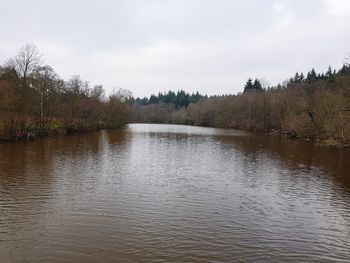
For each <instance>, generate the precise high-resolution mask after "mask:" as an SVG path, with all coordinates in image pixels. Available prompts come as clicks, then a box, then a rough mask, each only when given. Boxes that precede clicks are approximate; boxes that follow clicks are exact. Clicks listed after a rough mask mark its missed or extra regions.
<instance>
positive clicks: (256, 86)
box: [253, 79, 264, 91]
mask: <svg viewBox="0 0 350 263" xmlns="http://www.w3.org/2000/svg"><path fill="white" fill-rule="evenodd" d="M253 90H254V91H263V90H264V89H263V87H262V85H261V82H260V80H258V79H255V80H254V83H253Z"/></svg>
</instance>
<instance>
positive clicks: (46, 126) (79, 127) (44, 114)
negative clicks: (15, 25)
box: [0, 44, 130, 141]
mask: <svg viewBox="0 0 350 263" xmlns="http://www.w3.org/2000/svg"><path fill="white" fill-rule="evenodd" d="M124 96H125V94H124V92H123V91H122V90H120V91H118V92H113V93H112V94H111V95H109V96H108V97H107V98H106V96H105V91H104V89H103V87H102V86H101V85H96V86H94V87H90V86H89V83H88V82H87V81H83V80H82V79H81V78H80V77H79V76H78V75H74V76H72V77H71V78H70V79H68V80H63V79H62V78H60V77H59V75H58V74H57V73H56V72H55V71H54V69H53V68H52V67H50V66H49V65H46V64H44V63H43V58H42V54H41V53H40V52H39V51H38V49H37V47H36V46H34V45H31V44H28V45H26V46H24V47H22V48H21V49H20V51H19V52H18V54H17V55H16V56H15V57H14V58H11V59H9V60H7V61H5V62H4V63H3V64H2V65H1V66H0V140H2V141H9V140H14V141H16V140H29V139H34V138H36V137H44V136H47V135H49V134H50V133H56V132H60V131H64V132H67V133H74V132H82V131H90V130H96V129H109V128H117V127H121V126H123V125H124V124H126V123H127V122H128V121H129V119H128V118H129V117H128V116H129V113H130V109H129V108H130V106H129V105H128V104H127V103H126V102H125V101H126V99H125V97H124Z"/></svg>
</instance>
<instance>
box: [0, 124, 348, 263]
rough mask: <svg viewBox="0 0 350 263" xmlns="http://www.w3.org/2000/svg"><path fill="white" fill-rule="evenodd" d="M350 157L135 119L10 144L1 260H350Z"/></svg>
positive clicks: (2, 169) (1, 187) (1, 194)
mask: <svg viewBox="0 0 350 263" xmlns="http://www.w3.org/2000/svg"><path fill="white" fill-rule="evenodd" d="M349 260H350V154H349V152H348V151H343V152H341V151H338V150H336V149H329V148H323V147H318V146H314V145H312V144H309V143H305V142H293V141H290V140H286V139H283V138H279V137H268V136H263V135H256V134H250V133H246V132H241V131H236V130H224V129H213V128H201V127H190V126H178V125H154V124H152V125H150V124H133V125H129V126H128V127H127V128H125V129H122V130H116V131H101V132H96V133H86V134H79V135H74V136H59V137H55V138H49V139H45V140H40V141H35V142H28V143H17V144H1V145H0V262H150V261H157V262H349Z"/></svg>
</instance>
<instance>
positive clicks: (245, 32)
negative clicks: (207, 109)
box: [0, 0, 350, 96]
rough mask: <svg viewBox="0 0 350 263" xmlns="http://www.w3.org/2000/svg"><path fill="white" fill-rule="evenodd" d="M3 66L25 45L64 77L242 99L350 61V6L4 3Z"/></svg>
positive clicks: (261, 0)
mask: <svg viewBox="0 0 350 263" xmlns="http://www.w3.org/2000/svg"><path fill="white" fill-rule="evenodd" d="M0 2H1V6H2V10H6V12H3V13H2V15H1V16H0V29H1V34H2V36H1V38H2V41H1V42H0V60H5V59H7V58H9V57H11V56H13V55H14V54H15V53H16V51H17V50H18V49H19V48H20V46H22V45H24V44H25V43H27V42H33V43H35V44H37V46H38V47H39V49H40V50H41V51H42V52H43V53H44V55H45V58H46V62H47V63H48V64H50V65H52V66H53V67H54V68H55V69H56V70H57V72H58V73H59V74H60V75H61V76H62V77H64V78H69V77H70V76H71V75H73V74H80V75H81V77H82V78H84V79H86V80H89V81H90V82H91V84H103V85H104V86H105V88H106V89H107V92H110V91H111V90H112V89H113V88H114V87H120V86H121V87H123V88H126V89H130V90H131V91H132V92H134V94H135V95H136V96H145V95H150V94H151V93H158V92H159V91H165V90H169V89H175V90H177V89H186V90H188V91H197V90H198V91H200V92H202V93H207V94H216V93H219V94H221V93H236V92H239V91H241V90H242V86H243V85H244V82H245V81H246V79H247V78H248V77H250V76H251V77H264V78H266V79H267V80H268V81H269V82H270V83H272V84H276V83H277V82H281V81H283V80H284V79H286V78H288V77H289V76H290V75H293V74H294V72H295V71H297V70H298V71H304V72H305V71H307V70H308V69H310V68H311V67H315V68H316V69H318V70H325V69H326V68H327V66H328V65H329V64H331V65H334V66H336V67H338V66H340V64H341V62H342V61H343V58H344V57H345V56H346V55H347V54H348V52H350V47H349V45H348V43H350V26H349V25H350V13H349V12H350V9H349V1H346V0H343V1H342V0H333V1H328V0H324V1H319V0H309V1H301V0H294V1H292V0H279V1H278V0H249V1H236V0H221V1H214V0H177V1H172V0H149V1H142V0H119V1H112V0H101V1H98V2H96V1H82V0H76V1H68V0H62V1H44V0H29V1H18V0H17V1H16V0H13V1H3V0H0Z"/></svg>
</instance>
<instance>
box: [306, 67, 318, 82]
mask: <svg viewBox="0 0 350 263" xmlns="http://www.w3.org/2000/svg"><path fill="white" fill-rule="evenodd" d="M316 80H317V74H316V71H315V69H314V68H312V69H311V70H310V71H309V72H308V73H307V77H306V81H307V82H308V83H313V82H315V81H316Z"/></svg>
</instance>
